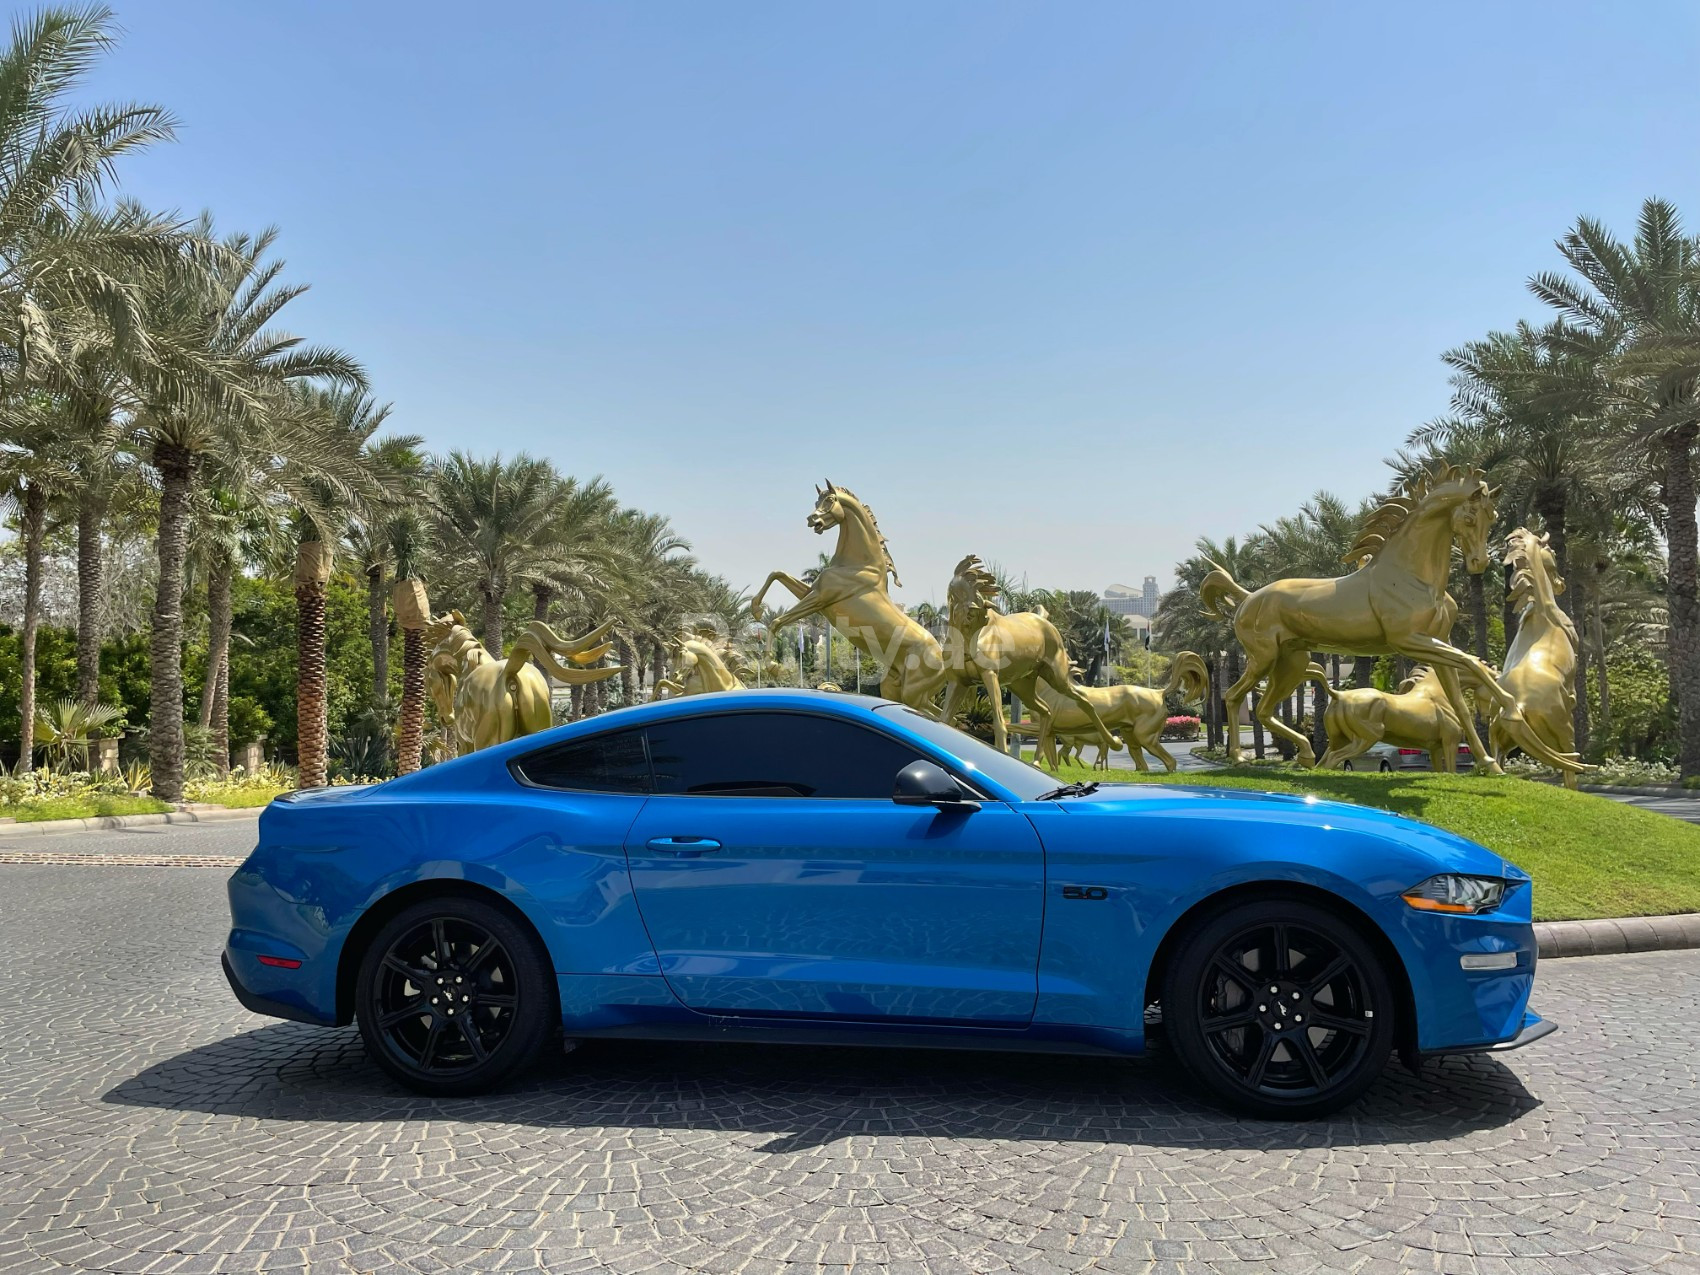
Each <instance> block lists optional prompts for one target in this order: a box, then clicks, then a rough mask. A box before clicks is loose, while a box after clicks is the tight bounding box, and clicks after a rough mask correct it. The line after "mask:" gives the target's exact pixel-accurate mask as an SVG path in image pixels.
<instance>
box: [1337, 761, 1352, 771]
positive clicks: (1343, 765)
mask: <svg viewBox="0 0 1700 1275" xmlns="http://www.w3.org/2000/svg"><path fill="white" fill-rule="evenodd" d="M1351 768H1352V763H1351V762H1350V761H1343V762H1341V763H1340V769H1341V770H1350V769H1351Z"/></svg>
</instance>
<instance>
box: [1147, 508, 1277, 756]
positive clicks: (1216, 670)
mask: <svg viewBox="0 0 1700 1275" xmlns="http://www.w3.org/2000/svg"><path fill="white" fill-rule="evenodd" d="M1193 548H1194V549H1195V550H1196V551H1197V552H1196V553H1194V554H1193V556H1192V557H1189V558H1186V559H1183V560H1182V561H1180V562H1178V563H1176V564H1175V581H1176V584H1175V587H1174V588H1173V589H1171V590H1170V591H1169V592H1168V593H1165V594H1164V595H1163V596H1162V598H1161V599H1159V600H1158V603H1157V617H1156V622H1155V624H1154V626H1153V627H1154V628H1155V630H1156V633H1155V638H1156V640H1158V641H1160V642H1161V643H1162V644H1163V647H1164V649H1165V650H1170V651H1178V650H1182V649H1186V650H1192V651H1198V652H1200V653H1201V654H1202V655H1203V656H1204V662H1205V663H1206V664H1208V665H1209V666H1210V697H1209V699H1208V701H1206V704H1205V716H1206V721H1207V722H1208V723H1209V724H1210V726H1211V727H1212V728H1213V730H1215V731H1220V732H1222V736H1221V737H1225V736H1226V733H1227V732H1228V731H1230V730H1234V731H1237V730H1238V729H1239V724H1238V723H1237V722H1236V723H1229V722H1228V721H1227V714H1226V709H1225V706H1224V704H1223V701H1222V692H1223V691H1224V690H1225V689H1226V688H1227V687H1228V686H1230V685H1231V684H1232V683H1234V682H1236V681H1238V680H1239V676H1240V651H1239V641H1238V639H1237V638H1236V637H1235V636H1234V626H1233V623H1232V622H1231V621H1228V620H1218V619H1214V618H1212V617H1210V616H1207V615H1205V614H1204V609H1203V607H1202V606H1200V605H1199V600H1198V587H1199V585H1200V584H1202V583H1203V581H1204V577H1205V576H1207V575H1209V574H1210V572H1211V571H1212V570H1214V569H1215V568H1216V567H1218V566H1220V567H1223V568H1225V569H1226V570H1227V572H1228V574H1229V575H1231V576H1233V577H1234V578H1235V579H1236V580H1241V581H1244V580H1245V579H1247V578H1249V577H1251V576H1252V575H1253V574H1254V573H1255V572H1257V571H1260V570H1261V567H1260V565H1259V562H1258V557H1257V555H1258V551H1259V546H1258V544H1257V542H1256V539H1255V538H1253V539H1251V540H1249V541H1248V542H1247V543H1245V544H1243V545H1242V544H1241V543H1240V542H1239V541H1238V540H1237V539H1235V537H1233V536H1229V537H1228V538H1227V539H1226V540H1223V541H1222V542H1221V543H1220V544H1218V543H1217V542H1216V541H1214V540H1212V539H1210V538H1209V537H1208V536H1204V537H1200V538H1199V539H1198V540H1197V541H1196V542H1195V543H1194V545H1193ZM1255 720H1256V719H1255V718H1254V719H1253V721H1254V723H1255ZM1219 738H1220V737H1215V736H1214V735H1213V737H1212V740H1211V741H1210V742H1211V746H1212V747H1216V746H1218V743H1219ZM1253 738H1254V740H1259V741H1260V740H1261V738H1262V735H1261V732H1255V733H1254V735H1253ZM1262 755H1263V753H1262V750H1261V748H1259V750H1258V756H1260V757H1261V756H1262Z"/></svg>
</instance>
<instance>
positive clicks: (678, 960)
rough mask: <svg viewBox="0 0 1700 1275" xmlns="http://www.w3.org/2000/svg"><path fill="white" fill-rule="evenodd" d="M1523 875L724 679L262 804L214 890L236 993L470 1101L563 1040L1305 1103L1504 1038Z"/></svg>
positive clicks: (1226, 794)
mask: <svg viewBox="0 0 1700 1275" xmlns="http://www.w3.org/2000/svg"><path fill="white" fill-rule="evenodd" d="M1530 892H1531V885H1530V882H1529V878H1528V876H1527V875H1526V874H1525V873H1523V872H1521V871H1520V870H1518V869H1517V868H1516V867H1513V866H1512V865H1511V864H1509V863H1507V862H1505V861H1504V860H1503V859H1502V858H1500V857H1499V856H1498V855H1496V854H1494V853H1493V852H1491V851H1489V850H1487V849H1484V848H1483V847H1481V846H1478V845H1475V844H1473V843H1471V842H1468V841H1465V840H1463V839H1461V838H1459V837H1456V836H1453V835H1452V834H1450V833H1447V832H1444V831H1441V830H1440V829H1437V828H1432V827H1429V826H1427V825H1425V824H1421V823H1417V822H1414V821H1411V820H1407V819H1403V818H1400V817H1398V816H1396V815H1392V814H1388V813H1385V812H1382V811H1377V810H1369V809H1364V808H1359V807H1356V806H1351V805H1343V804H1335V803H1330V802H1322V801H1317V800H1315V799H1313V798H1308V797H1295V796H1291V795H1277V794H1259V793H1250V792H1242V791H1236V790H1229V789H1220V788H1216V789H1212V788H1203V787H1193V788H1188V787H1180V786H1169V785H1159V784H1091V783H1087V784H1059V783H1058V782H1057V780H1056V778H1055V777H1053V776H1051V775H1047V774H1046V773H1045V772H1043V771H1041V770H1038V769H1036V768H1034V767H1032V766H1029V765H1028V764H1026V763H1025V762H1022V761H1018V760H1016V759H1015V758H1013V757H1009V756H1007V755H1005V754H1003V753H1000V752H998V751H996V750H994V749H993V748H991V747H990V746H988V745H986V744H983V743H981V742H980V741H979V740H977V739H974V738H973V737H971V736H969V735H967V734H964V733H963V732H961V731H958V730H955V729H954V728H952V727H949V726H945V725H943V724H941V723H939V722H936V721H933V720H932V719H930V718H928V717H925V716H923V715H922V714H920V713H917V712H915V711H913V710H912V709H909V708H905V707H904V706H902V705H900V704H894V703H890V702H888V701H884V700H879V699H873V698H865V697H862V696H854V695H834V694H825V693H818V692H808V691H748V690H747V691H733V692H729V693H724V694H718V695H700V696H693V697H690V698H686V699H677V700H669V701H663V702H660V703H655V704H648V705H644V706H642V707H635V708H629V709H622V710H620V711H617V712H614V713H610V714H607V715H605V716H601V717H596V718H593V719H590V720H586V721H580V722H575V723H573V724H571V725H568V726H562V727H559V728H557V729H555V730H551V731H547V732H545V733H543V734H539V735H533V736H529V737H527V738H524V739H519V740H515V741H513V742H512V743H508V744H503V745H499V746H497V747H494V748H490V749H486V750H484V751H480V752H476V753H473V754H471V755H469V756H466V757H462V758H460V759H458V760H456V761H451V762H446V763H443V764H441V765H437V766H432V767H429V768H428V769H425V770H422V771H419V772H417V773H415V774H411V775H408V776H405V777H403V778H399V779H392V780H390V781H388V782H387V783H383V784H377V785H373V786H369V787H364V788H340V789H339V788H328V789H316V790H309V791H303V792H298V793H292V794H289V795H287V796H284V797H280V798H278V800H277V801H275V802H273V803H272V805H271V806H270V807H268V808H267V809H266V811H265V812H264V814H263V815H262V816H261V818H260V824H259V844H258V846H257V847H256V849H255V850H254V852H253V853H252V855H250V856H249V858H248V859H247V860H246V862H244V863H243V865H242V867H241V868H240V869H238V870H237V872H236V873H235V875H234V876H233V877H232V878H231V880H230V910H231V917H232V925H233V928H232V929H231V931H230V936H229V940H228V942H227V944H226V947H225V950H224V955H223V964H224V971H225V974H226V976H227V978H228V979H229V981H230V986H231V988H232V990H233V991H234V992H235V993H236V996H237V998H238V999H239V1000H240V1001H241V1002H242V1004H244V1005H245V1006H247V1007H248V1008H249V1009H251V1010H254V1011H256V1012H259V1013H262V1014H270V1015H274V1016H277V1017H280V1018H288V1019H295V1020H299V1021H303V1022H308V1023H319V1024H323V1025H326V1026H332V1025H345V1024H347V1023H349V1022H351V1021H354V1022H357V1023H358V1024H359V1030H360V1032H361V1034H362V1037H363V1038H364V1041H365V1043H366V1047H367V1049H368V1050H369V1051H370V1053H371V1056H372V1057H373V1058H374V1059H375V1060H376V1061H377V1062H378V1064H379V1065H380V1066H382V1067H383V1068H384V1069H385V1070H386V1071H388V1072H389V1073H390V1074H391V1075H392V1076H394V1077H395V1078H396V1079H397V1080H399V1081H400V1082H401V1083H403V1084H405V1085H409V1086H412V1087H413V1088H415V1089H418V1090H421V1091H423V1092H426V1093H433V1094H465V1093H473V1092H477V1091H480V1090H483V1089H486V1088H488V1087H490V1086H492V1085H495V1084H498V1083H500V1082H502V1081H503V1080H506V1079H508V1078H510V1077H512V1076H514V1075H515V1074H516V1073H518V1072H519V1071H520V1070H521V1069H523V1068H524V1067H525V1066H526V1065H527V1064H528V1063H530V1062H531V1061H532V1060H533V1059H534V1058H535V1057H536V1056H537V1055H538V1053H539V1051H540V1050H541V1049H542V1048H543V1047H544V1045H545V1043H546V1042H547V1041H548V1040H550V1039H551V1038H553V1037H556V1036H557V1035H559V1034H562V1033H564V1036H565V1039H566V1040H567V1041H569V1042H572V1041H577V1040H582V1039H590V1038H594V1037H628V1038H629V1037H639V1038H645V1039H651V1040H704V1039H709V1040H746V1041H770V1042H776V1043H777V1042H817V1043H824V1042H839V1043H845V1044H862V1045H889V1046H907V1045H916V1046H944V1047H955V1048H970V1049H1024V1050H1050V1051H1057V1052H1099V1053H1102V1052H1110V1053H1117V1054H1135V1053H1138V1052H1140V1051H1141V1050H1142V1049H1143V1048H1144V1046H1145V1043H1146V1038H1147V1033H1148V1031H1149V1030H1150V1028H1151V1025H1153V1024H1156V1023H1160V1024H1161V1030H1162V1032H1163V1035H1164V1038H1165V1040H1166V1042H1167V1048H1168V1050H1169V1051H1170V1052H1171V1053H1172V1054H1173V1055H1174V1056H1175V1057H1176V1058H1177V1059H1178V1060H1179V1061H1180V1063H1181V1064H1182V1065H1183V1066H1184V1067H1185V1068H1186V1069H1187V1070H1188V1071H1189V1072H1190V1073H1191V1074H1192V1075H1193V1076H1195V1077H1196V1078H1197V1080H1198V1082H1199V1083H1201V1084H1202V1085H1203V1086H1204V1087H1205V1088H1206V1089H1208V1090H1209V1091H1211V1092H1212V1093H1213V1094H1215V1095H1216V1096H1217V1097H1218V1098H1219V1099H1220V1100H1222V1101H1224V1102H1226V1103H1228V1104H1230V1105H1232V1106H1234V1107H1237V1108H1239V1109H1241V1110H1243V1111H1247V1112H1250V1113H1252V1114H1255V1115H1259V1116H1265V1117H1273V1118H1298V1117H1306V1116H1315V1115H1319V1114H1322V1113H1325V1112H1328V1111H1331V1110H1334V1109H1336V1108H1338V1107H1340V1106H1342V1105H1344V1104H1346V1103H1349V1102H1351V1101H1352V1100H1353V1099H1354V1098H1356V1097H1357V1096H1358V1095H1359V1094H1361V1093H1362V1092H1363V1091H1364V1089H1365V1088H1366V1087H1367V1086H1368V1085H1370V1084H1371V1083H1372V1082H1373V1080H1374V1079H1375V1077H1376V1076H1377V1075H1378V1074H1379V1073H1380V1071H1381V1070H1382V1068H1383V1067H1384V1066H1385V1065H1386V1064H1387V1062H1388V1061H1389V1058H1390V1057H1391V1056H1392V1055H1393V1054H1394V1053H1395V1052H1398V1053H1399V1054H1400V1055H1401V1056H1402V1057H1403V1058H1405V1060H1406V1061H1407V1062H1409V1063H1411V1064H1412V1065H1416V1064H1417V1062H1418V1061H1419V1060H1420V1059H1421V1058H1423V1057H1426V1056H1431V1055H1436V1054H1446V1053H1462V1052H1476V1051H1486V1050H1492V1049H1502V1048H1510V1047H1514V1046H1517V1045H1521V1044H1526V1043H1528V1042H1529V1041H1531V1040H1534V1039H1537V1038H1538V1037H1540V1036H1542V1035H1545V1034H1546V1033H1547V1032H1548V1031H1550V1030H1551V1029H1552V1026H1551V1024H1550V1023H1545V1022H1543V1021H1542V1020H1541V1019H1540V1018H1538V1017H1537V1016H1536V1015H1534V1014H1533V1013H1531V1012H1529V1010H1528V1008H1527V1004H1528V1000H1529V992H1530V985H1531V983H1532V982H1533V979H1534V972H1535V943H1534V937H1533V931H1532V927H1531V925H1530Z"/></svg>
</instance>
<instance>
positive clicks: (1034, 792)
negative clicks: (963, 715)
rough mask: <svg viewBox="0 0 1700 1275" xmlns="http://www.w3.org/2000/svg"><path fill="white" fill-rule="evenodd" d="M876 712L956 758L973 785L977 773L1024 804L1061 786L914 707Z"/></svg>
mask: <svg viewBox="0 0 1700 1275" xmlns="http://www.w3.org/2000/svg"><path fill="white" fill-rule="evenodd" d="M874 711H875V712H877V713H880V714H883V715H884V716H887V717H890V718H893V719H895V720H896V721H897V722H898V723H899V724H901V725H902V727H903V728H904V729H905V730H910V731H914V732H915V734H917V735H919V736H920V737H921V738H922V739H924V740H926V741H927V742H928V743H929V744H937V745H938V747H939V748H940V749H941V750H943V751H944V752H946V753H949V754H950V755H951V756H952V757H954V758H956V759H957V760H958V761H959V762H961V763H962V766H963V769H964V770H965V771H966V772H967V775H966V777H967V778H968V780H969V781H970V782H972V780H973V779H974V776H975V775H976V774H981V775H984V776H985V777H986V778H987V779H990V780H991V781H992V782H993V783H994V784H998V785H1000V786H1001V787H1004V788H1007V789H1008V790H1009V791H1010V792H1012V793H1014V794H1015V795H1016V796H1017V797H1019V798H1021V799H1022V800H1023V801H1032V800H1033V799H1034V798H1035V797H1037V796H1039V794H1041V793H1046V792H1049V791H1050V790H1051V789H1053V788H1055V787H1056V786H1057V781H1056V779H1055V778H1054V777H1053V776H1051V775H1047V774H1046V773H1045V772H1044V771H1042V770H1040V769H1039V768H1038V767H1037V766H1031V765H1029V764H1028V763H1026V762H1024V761H1021V760H1019V759H1017V758H1014V757H1011V756H1010V755H1009V754H1008V753H1000V752H999V751H998V750H997V749H995V748H993V747H992V746H991V745H990V744H988V743H986V742H985V741H984V740H980V739H975V738H974V736H972V735H970V734H968V733H967V732H965V731H960V730H957V729H956V727H954V726H946V725H945V724H944V723H943V722H936V721H934V720H933V719H932V718H930V717H923V716H922V715H921V714H920V713H917V712H916V711H915V710H914V709H912V708H905V707H904V706H903V705H902V704H882V705H881V706H880V707H879V708H877V709H875V710H874Z"/></svg>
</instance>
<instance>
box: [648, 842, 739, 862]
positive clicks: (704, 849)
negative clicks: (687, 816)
mask: <svg viewBox="0 0 1700 1275" xmlns="http://www.w3.org/2000/svg"><path fill="white" fill-rule="evenodd" d="M644 844H645V845H647V846H648V847H649V848H650V849H651V850H659V851H660V852H661V853H662V854H676V855H679V856H681V857H683V858H694V857H695V856H697V855H699V854H712V853H713V852H714V851H716V850H718V849H720V843H719V842H718V841H716V840H715V839H714V838H713V837H651V838H650V839H649V840H648V841H646V842H644Z"/></svg>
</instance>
